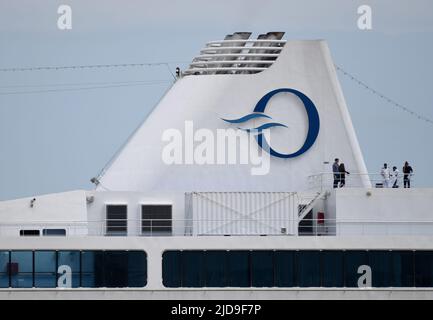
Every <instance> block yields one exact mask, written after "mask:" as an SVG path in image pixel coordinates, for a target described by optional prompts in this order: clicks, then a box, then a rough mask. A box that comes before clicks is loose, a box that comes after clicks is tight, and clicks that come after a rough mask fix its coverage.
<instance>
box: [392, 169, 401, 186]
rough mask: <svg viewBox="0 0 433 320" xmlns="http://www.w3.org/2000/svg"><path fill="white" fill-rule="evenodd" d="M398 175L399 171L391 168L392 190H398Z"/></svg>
mask: <svg viewBox="0 0 433 320" xmlns="http://www.w3.org/2000/svg"><path fill="white" fill-rule="evenodd" d="M399 173H400V171H398V169H397V167H396V166H394V167H392V172H391V185H392V187H393V188H398V174H399Z"/></svg>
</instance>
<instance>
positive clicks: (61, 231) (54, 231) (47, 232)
mask: <svg viewBox="0 0 433 320" xmlns="http://www.w3.org/2000/svg"><path fill="white" fill-rule="evenodd" d="M42 234H43V235H44V236H66V230H65V229H44V230H42Z"/></svg>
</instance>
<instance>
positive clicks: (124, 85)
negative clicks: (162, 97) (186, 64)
mask: <svg viewBox="0 0 433 320" xmlns="http://www.w3.org/2000/svg"><path fill="white" fill-rule="evenodd" d="M171 82H172V81H155V82H147V83H130V84H114V85H105V86H89V87H77V88H61V89H46V90H33V91H11V92H0V96H6V95H17V94H32V93H48V92H65V91H83V90H95V89H107V88H120V87H133V86H146V85H158V84H169V83H171Z"/></svg>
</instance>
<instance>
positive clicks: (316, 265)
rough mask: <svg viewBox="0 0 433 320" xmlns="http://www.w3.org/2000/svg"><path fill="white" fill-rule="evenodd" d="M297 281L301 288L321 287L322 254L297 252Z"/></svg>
mask: <svg viewBox="0 0 433 320" xmlns="http://www.w3.org/2000/svg"><path fill="white" fill-rule="evenodd" d="M296 256H297V259H296V265H297V279H298V286H299V287H320V252H319V251H299V252H297V255H296Z"/></svg>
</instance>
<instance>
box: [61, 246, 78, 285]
mask: <svg viewBox="0 0 433 320" xmlns="http://www.w3.org/2000/svg"><path fill="white" fill-rule="evenodd" d="M57 254H58V259H59V266H68V267H70V268H71V271H72V288H78V287H79V286H80V251H59V252H58V253H57ZM59 276H61V274H58V275H57V278H58V277H59Z"/></svg>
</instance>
